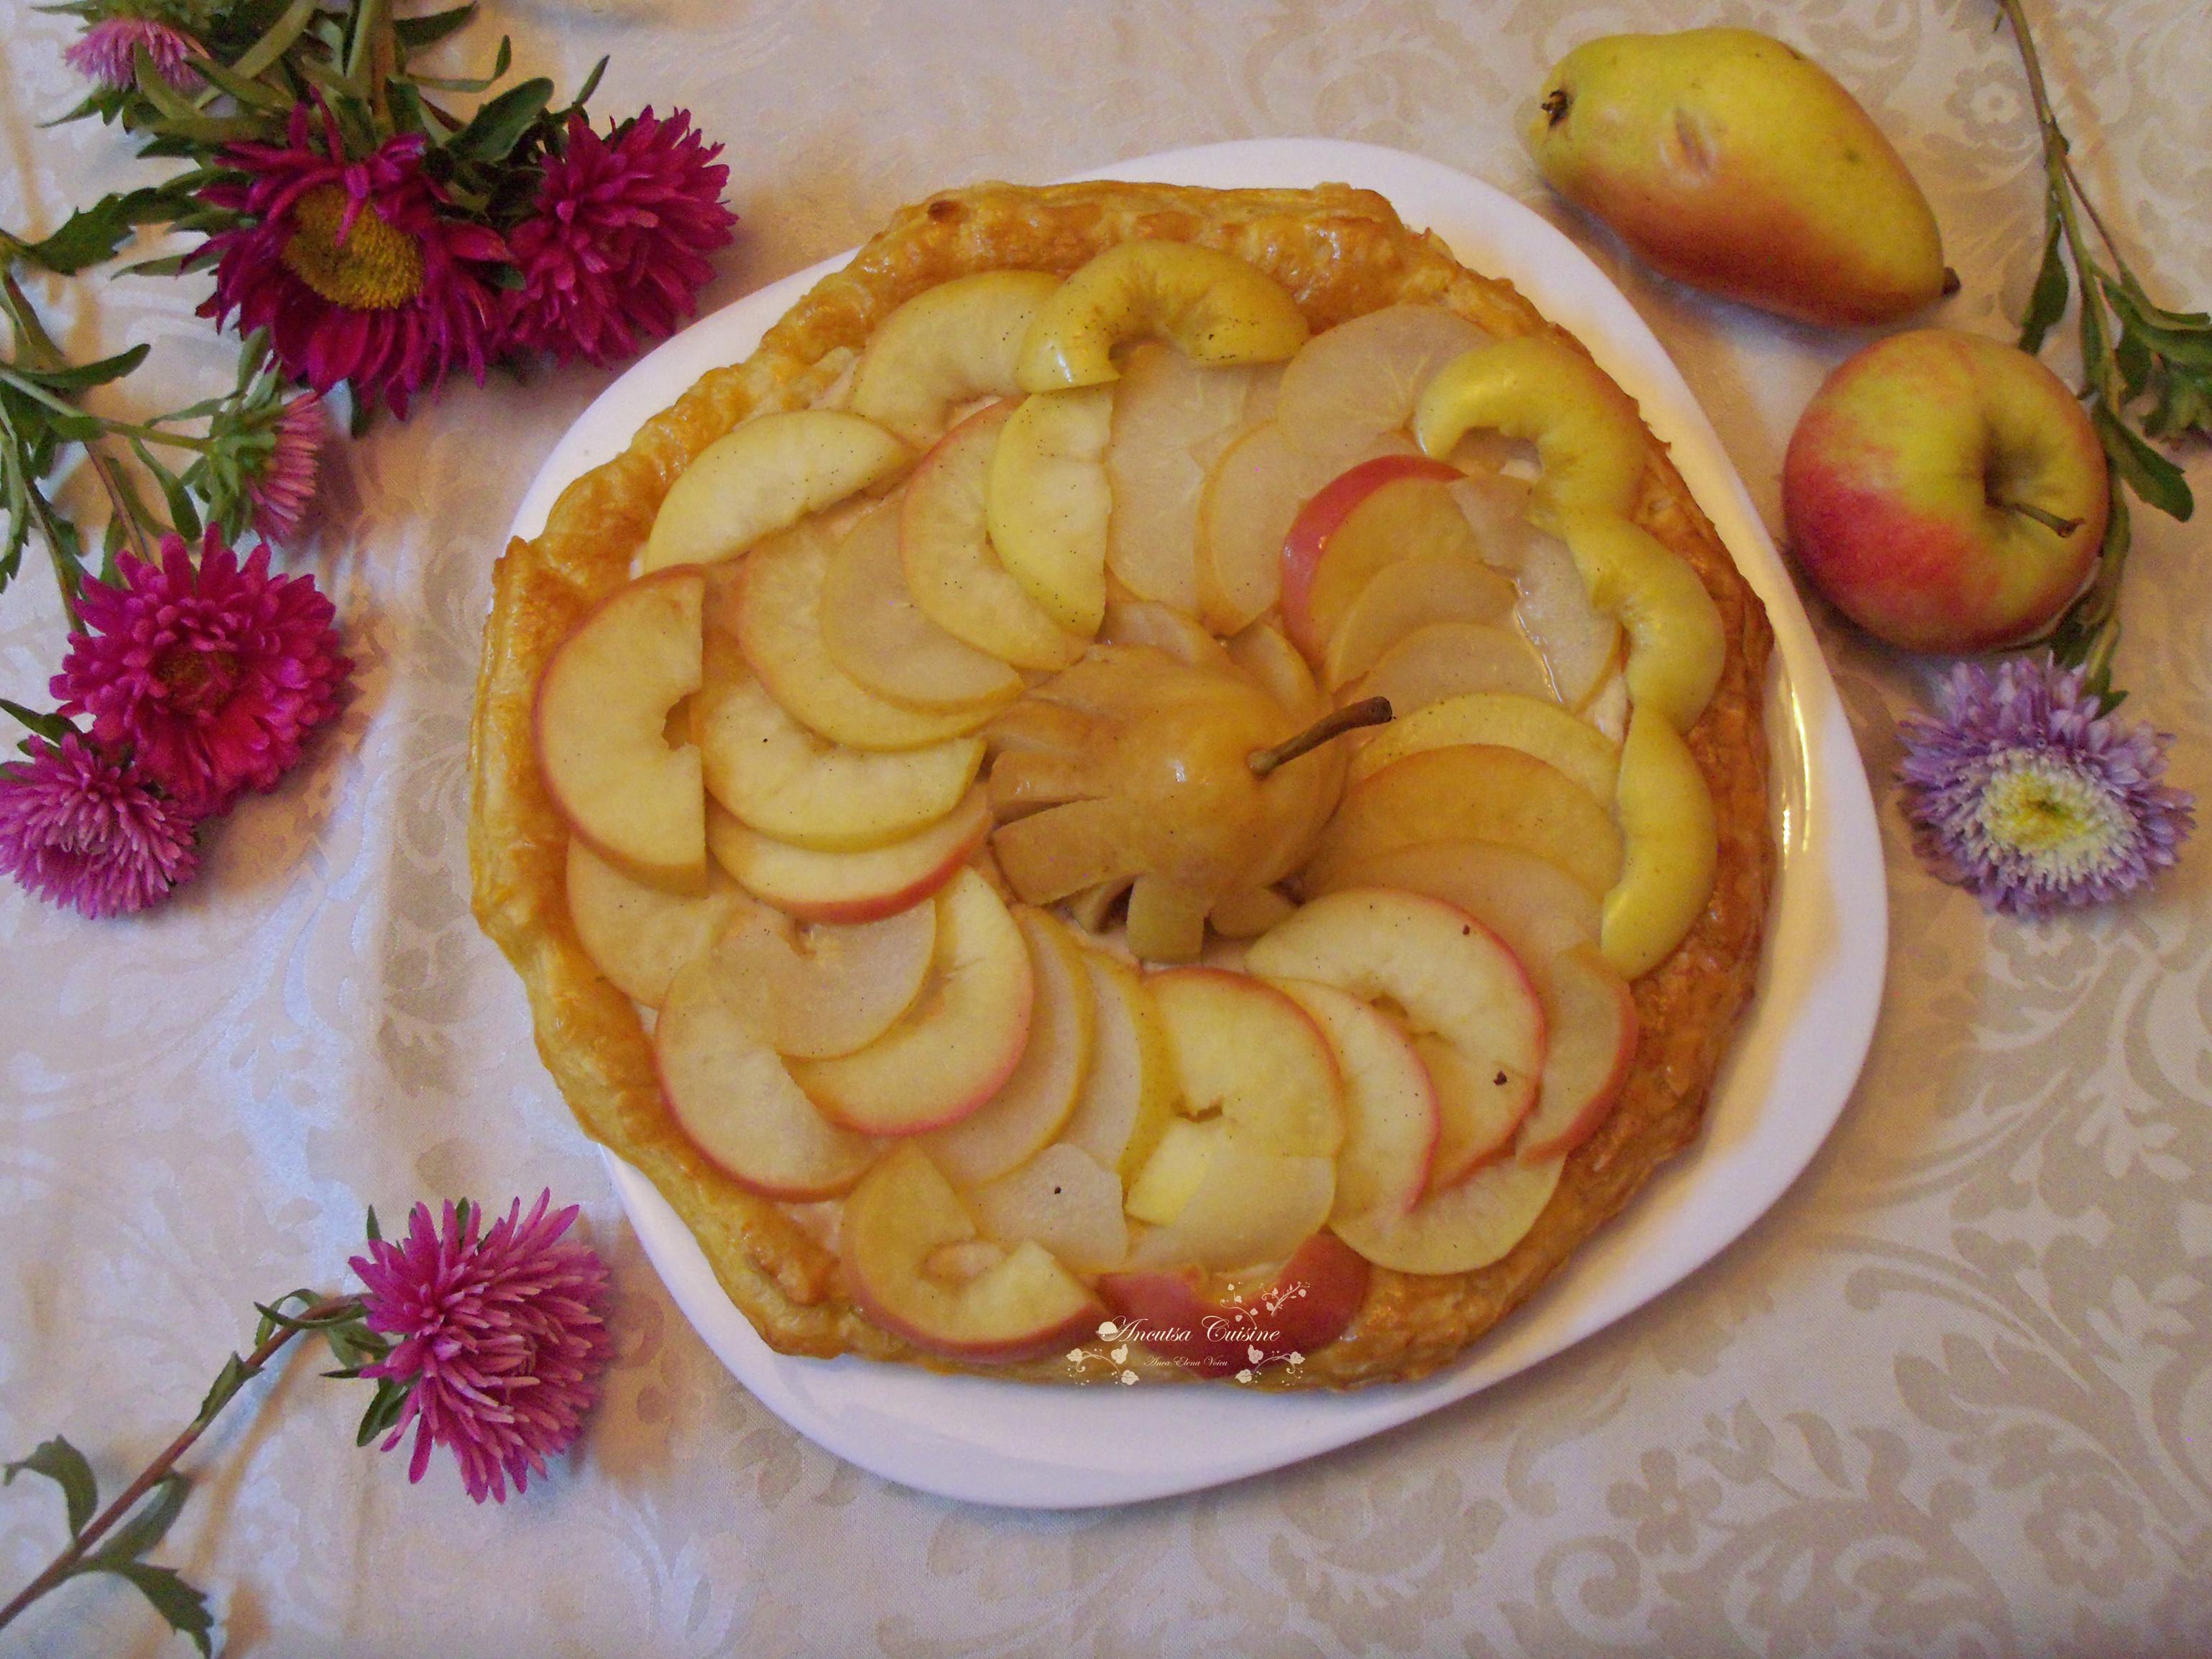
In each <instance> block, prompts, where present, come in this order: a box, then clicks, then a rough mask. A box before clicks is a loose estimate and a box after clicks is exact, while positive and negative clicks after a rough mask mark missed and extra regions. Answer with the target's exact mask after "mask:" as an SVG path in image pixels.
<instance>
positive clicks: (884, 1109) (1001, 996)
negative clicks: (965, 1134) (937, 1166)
mask: <svg viewBox="0 0 2212 1659" xmlns="http://www.w3.org/2000/svg"><path fill="white" fill-rule="evenodd" d="M936 905H937V950H936V955H935V957H934V958H933V961H932V963H931V969H930V975H929V979H928V981H927V983H926V984H925V985H924V986H923V987H922V992H921V996H919V997H918V998H916V999H915V1002H914V1005H913V1006H911V1007H909V1008H908V1010H907V1011H906V1012H905V1013H903V1014H902V1015H901V1016H900V1017H899V1018H898V1019H897V1020H896V1022H895V1023H894V1024H892V1026H891V1028H890V1030H888V1031H886V1032H884V1035H883V1036H879V1037H878V1038H877V1039H876V1040H875V1041H874V1042H871V1043H870V1044H868V1045H867V1047H866V1048H861V1049H859V1050H857V1051H856V1052H854V1053H853V1054H844V1055H841V1056H840V1057H838V1058H837V1059H835V1060H793V1062H792V1063H791V1074H792V1077H793V1079H794V1080H796V1081H797V1083H798V1085H799V1087H800V1088H801V1089H803V1090H805V1091H806V1096H807V1098H808V1099H810V1100H811V1101H812V1102H814V1103H815V1104H816V1105H817V1106H818V1107H820V1108H821V1109H822V1111H823V1114H824V1115H827V1116H828V1117H829V1119H830V1120H831V1121H834V1122H837V1123H842V1125H844V1126H845V1127H847V1128H848V1129H853V1130H856V1131H858V1132H860V1133H864V1134H891V1135H908V1134H919V1133H921V1132H922V1131H923V1130H925V1129H935V1128H939V1127H943V1126H944V1125H945V1124H948V1123H957V1121H959V1120H960V1119H962V1118H963V1117H965V1116H967V1115H969V1113H971V1112H974V1111H976V1110H978V1109H981V1106H982V1105H983V1103H985V1102H986V1101H987V1100H989V1099H990V1098H991V1097H992V1096H993V1095H994V1094H996V1093H997V1092H998V1091H999V1088H1000V1085H1002V1084H1003V1083H1005V1082H1006V1079H1007V1077H1008V1076H1009V1075H1010V1074H1011V1073H1012V1071H1013V1069H1014V1067H1015V1066H1017V1065H1018V1064H1019V1063H1020V1060H1021V1057H1022V1049H1023V1048H1024V1045H1025V1044H1026V1043H1027V1042H1028V1040H1029V1031H1030V1009H1031V1006H1032V1005H1033V1003H1034V1000H1035V997H1036V976H1035V975H1034V973H1033V971H1032V969H1030V951H1029V945H1028V944H1027V942H1026V941H1025V940H1024V939H1023V938H1022V931H1021V929H1020V928H1019V927H1017V926H1016V925H1015V922H1014V919H1013V917H1012V915H1008V914H1007V911H1006V906H1005V904H1004V903H1002V902H1000V898H999V896H998V895H997V894H996V893H994V892H993V891H992V890H991V888H990V885H989V884H988V883H987V882H986V881H984V879H983V878H981V876H979V875H977V874H975V872H973V871H972V870H963V872H961V873H960V874H959V875H958V876H957V877H956V878H954V880H953V882H952V884H951V885H950V886H949V887H947V888H946V889H945V890H944V892H942V893H941V894H939V896H938V897H937V900H936Z"/></svg>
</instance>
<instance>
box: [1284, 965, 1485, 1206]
mask: <svg viewBox="0 0 2212 1659" xmlns="http://www.w3.org/2000/svg"><path fill="white" fill-rule="evenodd" d="M1273 984H1274V986H1275V988H1276V989H1277V990H1279V991H1280V992H1281V993H1282V994H1284V995H1285V996H1286V997H1288V998H1290V1000H1291V1001H1293V1002H1295V1003H1297V1005H1298V1006H1299V1007H1301V1008H1303V1009H1304V1010H1305V1011H1306V1012H1307V1014H1308V1015H1309V1016H1310V1017H1311V1018H1312V1020H1313V1022H1314V1024H1316V1025H1318V1026H1319V1027H1320V1028H1321V1032H1322V1036H1324V1037H1326V1038H1327V1039H1328V1046H1329V1048H1330V1049H1331V1050H1332V1051H1334V1054H1335V1055H1336V1063H1337V1070H1338V1071H1339V1072H1340V1073H1341V1074H1342V1076H1343V1079H1344V1116H1345V1125H1344V1145H1343V1146H1342V1147H1341V1148H1340V1149H1339V1150H1338V1152H1337V1155H1336V1201H1335V1204H1334V1206H1333V1207H1332V1208H1331V1210H1330V1211H1329V1215H1330V1218H1331V1219H1332V1220H1334V1219H1335V1218H1338V1217H1340V1216H1360V1215H1365V1214H1367V1213H1368V1212H1370V1211H1371V1210H1386V1211H1389V1212H1394V1213H1397V1214H1403V1213H1404V1212H1406V1211H1407V1210H1410V1209H1412V1208H1413V1206H1414V1205H1415V1204H1417V1203H1419V1201H1420V1197H1421V1194H1422V1193H1423V1192H1425V1190H1426V1189H1427V1187H1428V1181H1429V1170H1430V1165H1431V1161H1432V1159H1433V1158H1434V1157H1435V1155H1436V1152H1437V1132H1438V1125H1439V1122H1440V1119H1439V1115H1438V1099H1439V1093H1440V1091H1439V1090H1438V1089H1437V1085H1436V1083H1435V1081H1434V1080H1433V1079H1432V1078H1431V1071H1430V1067H1429V1066H1427V1065H1426V1064H1425V1061H1424V1056H1423V1054H1422V1052H1421V1050H1420V1049H1419V1048H1418V1047H1417V1046H1416V1043H1415V1041H1414V1039H1412V1038H1409V1037H1408V1036H1407V1035H1406V1033H1405V1032H1404V1031H1403V1030H1401V1029H1400V1028H1399V1027H1398V1025H1397V1024H1395V1022H1393V1021H1392V1020H1391V1019H1390V1018H1389V1016H1388V1015H1386V1014H1384V1013H1382V1012H1379V1011H1378V1010H1376V1009H1375V1008H1372V1007H1370V1006H1368V1005H1367V1004H1366V1003H1364V1002H1362V1001H1361V1000H1359V999H1358V997H1355V996H1353V995H1352V994H1350V993H1349V992H1346V991H1340V990H1338V989H1337V988H1336V987H1334V986H1333V985H1322V984H1317V983H1315V982H1313V981H1307V980H1295V979H1285V980H1278V981H1273ZM1425 1041H1427V1042H1431V1043H1433V1042H1436V1041H1437V1039H1434V1038H1429V1039H1425ZM1453 1058H1454V1060H1455V1061H1456V1060H1457V1058H1458V1056H1457V1054H1456V1051H1455V1052H1454V1054H1453Z"/></svg>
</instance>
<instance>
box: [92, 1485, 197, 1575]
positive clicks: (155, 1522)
mask: <svg viewBox="0 0 2212 1659" xmlns="http://www.w3.org/2000/svg"><path fill="white" fill-rule="evenodd" d="M191 1492H192V1483H191V1481H190V1480H186V1479H185V1477H184V1476H183V1475H181V1474H165V1475H163V1476H162V1477H161V1479H160V1480H156V1481H155V1483H154V1486H153V1490H152V1491H150V1492H148V1493H147V1494H146V1496H145V1498H144V1500H143V1502H141V1503H140V1504H139V1505H138V1507H137V1509H135V1510H132V1511H131V1514H130V1516H129V1517H128V1518H127V1519H125V1520H124V1521H123V1522H119V1523H118V1525H117V1527H116V1528H115V1530H114V1531H112V1532H111V1533H109V1534H107V1537H106V1541H104V1542H103V1543H102V1544H101V1545H100V1547H99V1548H98V1549H96V1550H94V1552H93V1553H92V1554H91V1555H90V1556H89V1557H88V1560H89V1561H90V1562H91V1564H92V1565H94V1567H96V1568H97V1567H106V1568H109V1569H111V1570H112V1569H115V1568H118V1567H121V1566H122V1565H124V1564H125V1562H128V1561H136V1560H137V1559H138V1558H139V1557H140V1556H142V1555H143V1554H145V1553H146V1552H147V1551H148V1550H150V1549H152V1548H153V1547H154V1546H155V1545H156V1544H158V1543H160V1542H161V1540H162V1539H163V1538H165V1537H167V1535H168V1531H169V1528H170V1526H171V1524H172V1523H173V1522H174V1521H175V1520H176V1518H177V1512H178V1511H179V1510H181V1509H183V1508H184V1507H185V1498H189V1497H191Z"/></svg>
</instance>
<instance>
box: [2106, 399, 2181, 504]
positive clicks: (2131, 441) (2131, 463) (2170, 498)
mask: <svg viewBox="0 0 2212 1659" xmlns="http://www.w3.org/2000/svg"><path fill="white" fill-rule="evenodd" d="M2090 418H2091V419H2092V420H2093V421H2094V422H2095V423H2096V428H2097V435H2098V437H2099V438H2100V439H2102V440H2103V441H2104V445H2105V453H2106V455H2107V456H2109V457H2111V459H2112V470H2113V471H2115V472H2117V473H2118V475H2119V477H2121V478H2123V479H2124V480H2125V481H2126V483H2127V486H2128V488H2129V489H2132V490H2134V491H2135V493H2136V495H2137V496H2138V497H2139V498H2140V499H2141V500H2142V503H2143V505H2144V506H2146V507H2156V508H2157V509H2158V510H2159V511H2160V512H2161V513H2165V514H2166V516H2167V517H2168V518H2170V519H2179V520H2183V521H2185V522H2186V521H2187V520H2188V518H2189V515H2190V514H2191V513H2193V512H2195V511H2196V510H2197V501H2196V498H2195V497H2194V496H2193V495H2191V494H2190V489H2189V480H2188V479H2187V478H2185V477H2183V476H2182V472H2181V469H2180V468H2179V467H2178V466H2176V465H2174V464H2173V463H2172V461H2169V460H2168V459H2166V457H2165V456H2163V455H2161V454H2160V453H2158V451H2156V450H2155V449H2153V448H2152V447H2150V445H2149V444H2148V443H2147V442H2145V441H2143V440H2142V439H2141V438H2139V437H2137V436H2136V435H2135V434H2134V433H2133V432H2131V431H2130V430H2129V428H2128V426H2127V423H2126V422H2124V421H2122V420H2121V419H2120V418H2119V417H2118V416H2116V415H2114V414H2113V413H2112V410H2109V409H2107V408H2106V407H2105V405H2104V404H2101V403H2100V404H2096V405H2095V406H2094V407H2093V409H2092V410H2090Z"/></svg>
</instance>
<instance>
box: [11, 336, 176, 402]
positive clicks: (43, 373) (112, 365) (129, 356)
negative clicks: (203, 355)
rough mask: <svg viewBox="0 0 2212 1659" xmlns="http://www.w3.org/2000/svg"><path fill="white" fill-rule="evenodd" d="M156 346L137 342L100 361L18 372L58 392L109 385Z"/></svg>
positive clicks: (127, 371)
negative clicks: (137, 343) (129, 347)
mask: <svg viewBox="0 0 2212 1659" xmlns="http://www.w3.org/2000/svg"><path fill="white" fill-rule="evenodd" d="M152 349H154V348H153V347H152V346H150V345H135V346H132V347H131V349H129V350H128V351H118V352H117V353H116V354H115V355H114V356H112V357H102V358H101V359H100V361H99V362H93V363H72V364H70V366H69V367H68V368H41V369H24V368H19V369H17V370H16V371H15V372H16V373H17V374H21V375H22V376H23V377H24V378H25V379H26V380H36V381H37V382H38V383H39V384H40V386H46V387H49V388H51V389H52V390H53V391H55V392H82V391H84V390H86V389H87V388H88V387H90V386H106V385H107V384H108V383H109V382H110V381H112V380H121V379H122V378H123V377H124V376H125V375H126V374H129V373H130V372H131V370H132V369H134V368H137V367H138V365H139V364H141V363H143V362H145V361H146V354H147V353H148V352H149V351H151V350H152Z"/></svg>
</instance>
